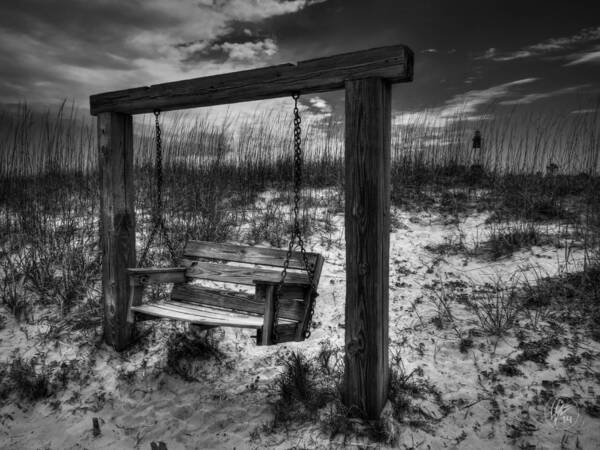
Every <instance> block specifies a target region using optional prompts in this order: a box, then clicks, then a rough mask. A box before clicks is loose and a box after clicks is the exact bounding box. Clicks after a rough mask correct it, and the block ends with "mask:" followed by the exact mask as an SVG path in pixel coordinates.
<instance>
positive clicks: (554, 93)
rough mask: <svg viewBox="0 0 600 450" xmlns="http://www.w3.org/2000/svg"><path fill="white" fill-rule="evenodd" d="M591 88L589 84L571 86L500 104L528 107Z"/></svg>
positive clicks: (528, 95)
mask: <svg viewBox="0 0 600 450" xmlns="http://www.w3.org/2000/svg"><path fill="white" fill-rule="evenodd" d="M589 87H590V85H589V84H583V85H580V86H571V87H568V88H564V89H558V90H555V91H551V92H538V93H532V94H527V95H524V96H523V97H521V98H517V99H513V100H503V101H501V102H500V103H499V104H500V105H528V104H530V103H533V102H535V101H537V100H542V99H545V98H551V97H556V96H558V95H565V94H574V93H578V92H581V91H582V90H583V89H586V88H589Z"/></svg>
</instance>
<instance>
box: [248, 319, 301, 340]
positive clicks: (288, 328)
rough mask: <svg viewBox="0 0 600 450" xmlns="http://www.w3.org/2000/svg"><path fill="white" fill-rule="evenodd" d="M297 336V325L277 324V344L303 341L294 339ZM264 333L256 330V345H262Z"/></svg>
mask: <svg viewBox="0 0 600 450" xmlns="http://www.w3.org/2000/svg"><path fill="white" fill-rule="evenodd" d="M297 335H298V324H297V323H284V324H282V323H279V324H278V325H277V343H278V344H283V343H284V342H293V341H298V340H303V339H296V336H297ZM263 336H264V331H263V330H262V329H261V328H259V329H257V330H256V344H257V345H263Z"/></svg>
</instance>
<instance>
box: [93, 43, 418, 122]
mask: <svg viewBox="0 0 600 450" xmlns="http://www.w3.org/2000/svg"><path fill="white" fill-rule="evenodd" d="M412 74H413V52H412V51H411V50H410V49H409V48H408V47H405V46H403V45H394V46H389V47H380V48H374V49H370V50H362V51H358V52H352V53H345V54H341V55H335V56H329V57H324V58H318V59H312V60H308V61H301V62H298V63H297V64H281V65H278V66H271V67H264V68H260V69H253V70H245V71H241V72H233V73H227V74H222V75H214V76H210V77H203V78H195V79H190V80H183V81H175V82H171V83H164V84H157V85H154V86H144V87H139V88H134V89H127V90H122V91H115V92H107V93H103V94H97V95H92V96H91V97H90V111H91V113H92V114H93V115H97V114H99V113H102V112H107V111H114V112H123V113H128V114H140V113H151V112H153V111H154V110H155V109H160V110H161V111H168V110H173V109H183V108H195V107H200V106H212V105H219V104H229V103H236V102H246V101H252V100H262V99H268V98H275V97H282V96H286V95H291V94H292V93H293V92H299V93H300V94H312V93H317V92H326V91H331V90H335V89H342V88H343V87H344V82H345V81H346V80H356V79H364V78H369V77H380V78H385V79H387V80H389V81H390V82H403V81H411V80H412Z"/></svg>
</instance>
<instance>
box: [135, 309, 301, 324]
mask: <svg viewBox="0 0 600 450" xmlns="http://www.w3.org/2000/svg"><path fill="white" fill-rule="evenodd" d="M188 306H189V305H187V304H175V303H173V302H165V303H157V304H152V305H150V304H145V305H141V306H134V307H133V308H132V310H133V311H134V312H139V313H142V314H147V315H152V316H156V317H161V318H165V319H174V320H183V321H187V322H191V323H198V324H202V325H215V326H224V327H235V328H257V329H258V328H262V326H263V318H262V317H261V316H251V315H248V314H244V313H234V312H233V311H230V312H225V311H217V310H213V311H201V310H198V309H196V308H191V307H188ZM287 322H288V323H290V322H289V321H287Z"/></svg>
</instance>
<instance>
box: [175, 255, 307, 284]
mask: <svg viewBox="0 0 600 450" xmlns="http://www.w3.org/2000/svg"><path fill="white" fill-rule="evenodd" d="M182 263H183V265H185V266H187V267H188V270H187V272H186V273H185V274H186V276H188V277H190V278H199V279H202V280H212V281H221V282H224V283H238V284H246V285H253V284H255V281H256V282H258V281H260V282H264V283H279V281H280V280H281V272H280V271H278V270H269V269H261V268H255V267H240V266H229V265H225V264H214V263H209V262H203V261H190V260H183V261H182ZM285 282H286V284H296V285H310V283H309V281H308V276H307V275H306V273H294V272H288V274H287V277H286V279H285Z"/></svg>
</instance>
